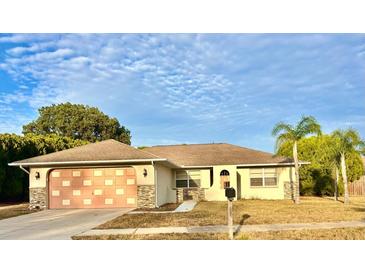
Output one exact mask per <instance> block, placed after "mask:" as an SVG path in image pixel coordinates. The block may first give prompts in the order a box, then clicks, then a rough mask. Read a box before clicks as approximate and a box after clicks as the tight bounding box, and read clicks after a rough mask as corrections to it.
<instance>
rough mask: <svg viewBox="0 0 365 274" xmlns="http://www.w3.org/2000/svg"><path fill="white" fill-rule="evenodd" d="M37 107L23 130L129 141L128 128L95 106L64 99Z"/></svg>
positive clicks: (78, 137) (89, 139)
mask: <svg viewBox="0 0 365 274" xmlns="http://www.w3.org/2000/svg"><path fill="white" fill-rule="evenodd" d="M38 111H39V117H38V118H37V119H36V120H35V121H33V122H31V123H29V124H27V125H24V126H23V133H24V134H27V133H34V134H41V135H46V134H56V135H59V136H65V137H70V138H73V139H80V140H87V141H89V142H95V141H100V140H106V139H115V140H118V141H120V142H122V143H125V144H129V145H130V143H131V135H130V131H129V130H128V129H127V128H125V127H124V126H121V125H120V123H119V121H118V120H117V119H116V118H111V117H109V116H108V115H106V114H104V113H103V112H101V111H100V110H99V109H98V108H96V107H89V106H85V105H81V104H71V103H63V104H58V105H51V106H47V107H41V108H40V109H39V110H38Z"/></svg>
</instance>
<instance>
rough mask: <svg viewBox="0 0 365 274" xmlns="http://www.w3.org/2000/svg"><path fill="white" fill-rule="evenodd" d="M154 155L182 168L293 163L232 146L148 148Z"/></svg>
mask: <svg viewBox="0 0 365 274" xmlns="http://www.w3.org/2000/svg"><path fill="white" fill-rule="evenodd" d="M143 151H146V152H150V153H153V154H155V155H158V156H160V157H162V158H167V159H168V160H170V161H172V162H174V163H175V164H177V165H180V166H213V165H228V164H232V165H243V164H245V165H254V164H280V163H283V164H284V163H286V164H287V163H292V160H291V159H289V158H285V157H275V156H274V155H273V154H271V153H267V152H263V151H258V150H254V149H249V148H245V147H240V146H235V145H231V144H196V145H167V146H153V147H146V148H144V149H143Z"/></svg>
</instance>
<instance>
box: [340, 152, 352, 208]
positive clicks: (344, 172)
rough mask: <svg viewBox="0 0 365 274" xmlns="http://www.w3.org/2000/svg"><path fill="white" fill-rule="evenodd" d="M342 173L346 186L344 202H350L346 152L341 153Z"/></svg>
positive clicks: (344, 185)
mask: <svg viewBox="0 0 365 274" xmlns="http://www.w3.org/2000/svg"><path fill="white" fill-rule="evenodd" d="M341 173H342V180H343V187H344V192H345V193H344V202H345V204H348V203H349V202H350V198H349V188H348V184H347V173H346V162H345V153H341Z"/></svg>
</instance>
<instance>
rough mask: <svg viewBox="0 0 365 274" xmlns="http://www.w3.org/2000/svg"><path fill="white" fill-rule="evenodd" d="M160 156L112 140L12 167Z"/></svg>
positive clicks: (58, 152)
mask: <svg viewBox="0 0 365 274" xmlns="http://www.w3.org/2000/svg"><path fill="white" fill-rule="evenodd" d="M157 159H160V158H159V157H158V156H156V155H153V154H151V153H149V152H147V151H142V150H140V149H136V148H134V147H132V146H129V145H126V144H123V143H121V142H118V141H116V140H113V139H110V140H106V141H101V142H97V143H91V144H87V145H84V146H79V147H75V148H70V149H66V150H62V151H57V152H53V153H49V154H46V155H41V156H36V157H32V158H28V159H24V160H21V161H16V162H13V163H11V164H12V165H19V164H24V165H32V164H41V163H44V164H47V163H61V164H62V163H70V162H98V161H130V160H157Z"/></svg>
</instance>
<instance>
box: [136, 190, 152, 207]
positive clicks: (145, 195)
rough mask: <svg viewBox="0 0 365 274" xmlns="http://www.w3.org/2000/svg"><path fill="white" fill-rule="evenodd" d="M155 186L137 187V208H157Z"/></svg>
mask: <svg viewBox="0 0 365 274" xmlns="http://www.w3.org/2000/svg"><path fill="white" fill-rule="evenodd" d="M155 199H156V198H155V186H154V185H138V186H137V206H138V207H141V208H154V207H156V204H155V202H156V200H155Z"/></svg>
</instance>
